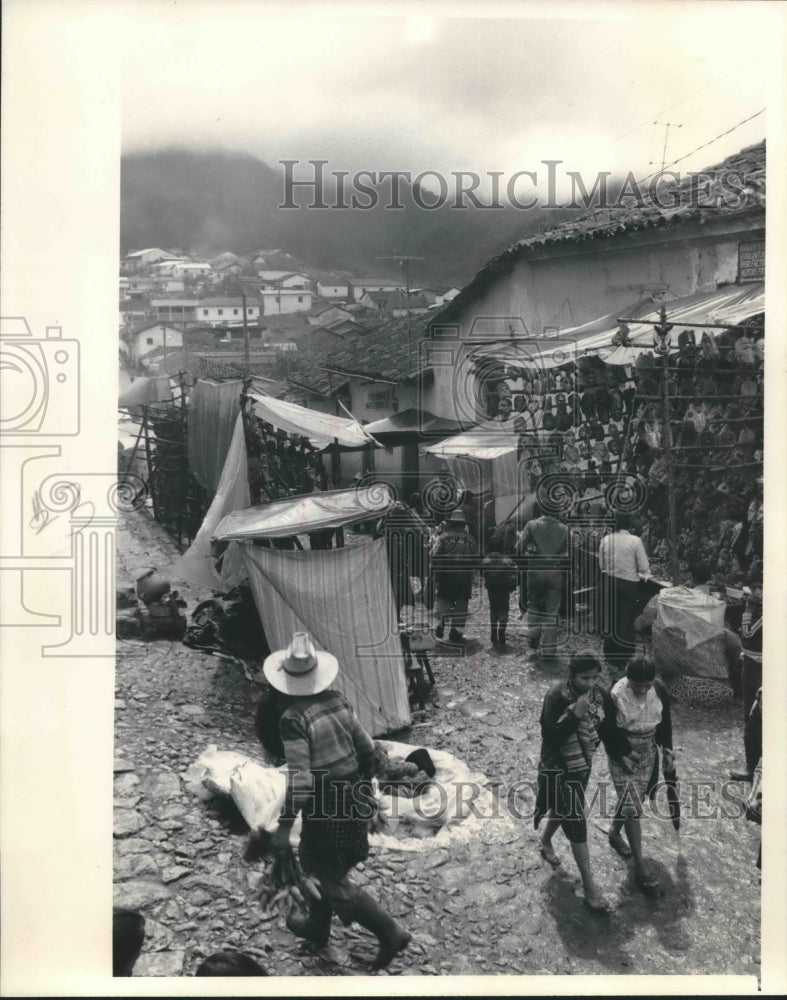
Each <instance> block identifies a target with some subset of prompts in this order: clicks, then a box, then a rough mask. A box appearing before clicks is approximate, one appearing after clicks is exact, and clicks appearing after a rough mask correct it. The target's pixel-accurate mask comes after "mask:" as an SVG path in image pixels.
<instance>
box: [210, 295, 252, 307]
mask: <svg viewBox="0 0 787 1000" xmlns="http://www.w3.org/2000/svg"><path fill="white" fill-rule="evenodd" d="M197 305H198V306H199V307H200V309H202V308H204V307H205V306H219V307H222V306H228V307H229V308H235V309H242V308H243V299H242V298H241V297H240V295H239V296H238V297H237V298H229V297H227V298H223V297H218V298H214V299H200V300H199V302H198V303H197ZM259 305H260V302H259V299H256V298H254V296H253V295H247V296H246V306H247V307H248V306H257V307H258V308H259Z"/></svg>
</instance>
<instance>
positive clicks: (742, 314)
mask: <svg viewBox="0 0 787 1000" xmlns="http://www.w3.org/2000/svg"><path fill="white" fill-rule="evenodd" d="M665 306H666V312H667V322H668V323H672V324H673V329H672V350H673V352H677V350H678V346H677V337H678V334H679V333H680V332H681V330H684V329H691V328H692V326H693V324H695V323H719V324H724V323H732V324H734V323H742V322H743V321H744V320H745V319H747V318H748V317H749V316H756V315H757V314H758V313H761V312H763V311H764V309H765V286H764V285H763V284H761V283H757V284H752V285H747V286H746V287H744V288H741V287H740V286H737V285H736V286H734V287H732V288H721V289H717V290H716V291H713V292H701V293H699V294H697V295H689V296H687V297H685V298H681V299H673V300H672V301H669V300H667V301H666V302H665ZM660 310H661V307H659V308H657V309H651V310H649V311H648V312H647V313H642V312H640V313H638V314H636V320H637V321H636V323H629V324H628V328H629V342H630V344H631V347H630V348H628V350H629V351H632V353H633V355H634V357H636V355H638V354H642V353H644V352H645V351H650V350H652V348H653V324H654V323H658V322H659V319H660V316H661V311H660ZM619 316H620V317H621V318H630V317H631V313H628V314H627V313H626V312H625V311H623V310H621V311H620V313H619ZM619 325H620V324H618V323H615V324H614V325H612V324H610V326H609V327H608V328H607V329H606V330H602V331H601V332H600V333H597V334H596V335H595V336H593V337H591V338H588V339H587V340H585V341H583V342H582V343H581V344H580V345H579V347H580V348H581V351H582V353H583V354H599V355H600V356H601V357H602V360H604V361H606V363H607V364H632V363H633V361H632V360H626V361H622V360H616V361H612V360H611V357H612V356H613V354H616V356H617V358H618V359H620V358H622V357H623V355H622V354H621V353H620V348H616V347H615V346H614V345H613V344H612V338H613V337H614V336H615V334H616V333H617V331H618V327H619ZM581 329H582V327H576V328H575V329H574V330H564V331H562V333H561V336H562V337H567V338H570V337H572V336H576V335H577V334H578V332H579V331H580V330H581ZM701 335H702V330H700V331H698V334H697V340H699V339H700V336H701ZM632 349H633V350H632ZM628 357H631V355H628Z"/></svg>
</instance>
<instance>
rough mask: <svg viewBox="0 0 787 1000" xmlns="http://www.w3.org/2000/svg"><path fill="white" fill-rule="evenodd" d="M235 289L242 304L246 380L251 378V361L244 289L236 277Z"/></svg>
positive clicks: (239, 279) (241, 282)
mask: <svg viewBox="0 0 787 1000" xmlns="http://www.w3.org/2000/svg"><path fill="white" fill-rule="evenodd" d="M235 287H236V288H237V289H238V291H239V292H240V299H241V302H242V304H243V363H244V366H245V369H246V378H251V361H250V358H249V324H248V322H247V319H246V289H245V288H244V287H243V280H242V279H241V278H240V277H238V278H237V279H236V281H235Z"/></svg>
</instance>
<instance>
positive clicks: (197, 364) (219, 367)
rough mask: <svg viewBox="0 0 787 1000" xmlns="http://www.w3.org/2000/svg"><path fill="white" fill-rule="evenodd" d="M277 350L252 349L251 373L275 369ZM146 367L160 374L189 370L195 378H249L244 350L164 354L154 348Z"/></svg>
mask: <svg viewBox="0 0 787 1000" xmlns="http://www.w3.org/2000/svg"><path fill="white" fill-rule="evenodd" d="M275 357H276V352H275V351H272V350H270V349H268V350H266V351H264V352H260V351H259V350H256V351H255V350H254V349H252V350H251V351H250V353H249V372H250V373H251V374H252V375H266V374H268V373H269V372H270V370H271V365H272V363H273V361H274V360H275ZM143 360H144V363H145V366H146V368H147V369H148V370H149V371H151V372H152V373H153V374H156V375H170V376H172V375H180V374H181V373H183V372H185V373H187V374H188V375H189V376H191V378H192V379H198V378H215V379H220V380H221V379H228V378H245V377H246V365H245V362H244V358H243V353H242V351H241V352H238V351H235V352H229V351H228V352H221V353H220V352H218V351H213V350H211V351H210V352H209V353H200V352H197V351H189V352H188V353H186V351H168V352H167V354H166V356H164V355H163V354H162V353H161V352H160V351H159V350H156V351H151V352H150V353H149V354H146V355H145V357H144V359H143Z"/></svg>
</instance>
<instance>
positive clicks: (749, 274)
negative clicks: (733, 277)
mask: <svg viewBox="0 0 787 1000" xmlns="http://www.w3.org/2000/svg"><path fill="white" fill-rule="evenodd" d="M764 280H765V240H750V241H748V242H746V243H739V244H738V281H739V282H745V281H764Z"/></svg>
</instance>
